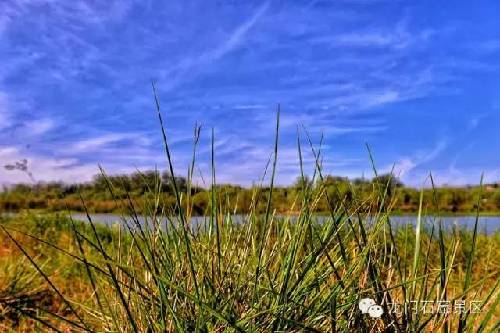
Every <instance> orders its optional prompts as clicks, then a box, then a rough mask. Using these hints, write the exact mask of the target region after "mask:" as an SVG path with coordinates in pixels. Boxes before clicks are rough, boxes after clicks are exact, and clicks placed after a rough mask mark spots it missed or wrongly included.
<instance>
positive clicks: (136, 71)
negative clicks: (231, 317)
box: [0, 0, 500, 186]
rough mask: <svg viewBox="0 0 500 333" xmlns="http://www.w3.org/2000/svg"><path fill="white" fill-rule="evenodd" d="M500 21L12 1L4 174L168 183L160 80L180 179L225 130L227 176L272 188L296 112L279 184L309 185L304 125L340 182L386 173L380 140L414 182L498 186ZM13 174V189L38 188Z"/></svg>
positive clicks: (480, 12)
mask: <svg viewBox="0 0 500 333" xmlns="http://www.w3.org/2000/svg"><path fill="white" fill-rule="evenodd" d="M499 13H500V4H499V3H498V1H483V2H481V4H480V5H479V4H474V5H473V4H471V3H470V2H466V1H461V2H456V1H453V2H452V1H418V2H417V1H376V0H371V1H370V0H365V1H363V0H351V1H349V0H347V1H237V0H233V1H229V0H228V1H189V0H183V1H168V2H166V1H144V0H141V1H138V0H120V1H58V0H4V1H2V2H1V3H0V64H1V65H0V163H1V164H2V165H5V164H11V163H14V162H15V161H19V160H21V159H24V158H26V159H27V160H28V166H29V168H30V170H31V172H32V173H33V175H34V177H35V178H36V179H37V180H46V181H49V180H62V181H67V182H69V181H85V180H89V179H90V178H91V176H92V175H93V174H96V173H97V172H98V167H97V165H98V163H100V164H102V165H103V167H104V168H105V169H106V170H108V172H110V173H120V172H130V171H133V170H135V169H136V168H138V169H141V170H144V169H152V168H154V167H155V166H158V167H159V168H165V158H164V155H163V153H162V145H161V135H160V132H159V126H158V122H157V118H156V114H155V111H154V101H153V98H152V92H151V80H155V81H156V82H157V88H158V92H159V97H160V100H161V105H162V110H163V113H164V117H165V121H166V127H167V135H168V137H169V140H170V143H171V145H172V149H173V152H174V159H175V166H176V171H177V172H178V173H180V174H183V173H185V171H186V170H187V166H188V163H189V160H190V155H191V149H192V133H193V127H194V124H195V122H197V121H198V122H199V123H201V124H202V137H201V142H200V147H199V155H198V158H199V170H197V173H198V175H199V174H201V175H203V176H204V177H205V180H206V179H207V178H208V177H209V174H210V173H209V163H208V162H209V157H210V146H209V144H210V132H211V128H212V127H214V129H215V134H216V161H217V173H218V179H219V180H220V181H221V182H237V183H240V184H244V185H248V184H251V182H252V181H256V180H258V178H259V177H260V176H261V174H262V172H263V169H264V167H265V165H266V161H267V159H268V157H269V154H270V153H271V151H272V146H273V139H274V137H273V135H274V134H273V131H274V122H275V110H276V105H277V103H280V104H281V110H282V114H281V115H282V116H281V124H282V126H281V132H280V135H281V138H280V140H281V142H280V152H279V164H278V182H279V183H280V184H287V183H290V182H292V181H293V179H295V177H296V176H297V175H298V173H299V169H298V157H297V149H296V131H297V125H300V126H304V127H305V128H307V129H308V131H309V132H310V134H311V137H312V139H313V141H314V143H315V144H318V143H319V139H320V136H321V133H323V134H324V142H323V158H324V159H323V165H324V169H325V172H328V173H332V174H337V175H345V176H349V177H357V176H361V175H362V174H364V175H365V176H366V177H369V176H371V166H370V162H369V157H368V154H367V151H366V148H365V143H368V144H369V145H370V146H371V148H372V151H373V153H374V156H375V161H376V164H377V167H378V168H379V170H380V171H382V172H383V171H388V170H390V169H391V166H392V165H393V164H394V165H395V170H396V173H397V174H398V175H399V176H400V177H401V178H402V179H403V181H404V182H405V183H408V184H411V185H415V186H419V185H421V184H422V183H423V181H424V180H425V178H426V175H427V174H428V172H429V171H432V172H433V173H434V175H435V178H436V180H437V182H438V183H440V184H465V183H477V182H478V180H479V178H480V174H481V172H484V173H485V177H486V180H487V181H498V180H499V179H500V154H499V153H498V152H499V151H500V140H499V139H500V135H499V127H500V126H499V124H500V94H499V88H500V61H499V59H500V58H499V56H500V21H499V20H498V14H499ZM302 137H303V135H302ZM303 143H304V147H303V150H306V146H307V144H306V142H305V140H304V142H303ZM305 163H306V164H307V165H308V170H311V168H312V167H313V164H314V163H313V159H312V156H311V154H307V153H306V155H305ZM2 170H3V171H0V182H1V183H13V182H20V181H30V180H29V178H28V177H27V176H26V175H25V174H23V173H22V172H16V171H7V170H4V169H2ZM198 181H200V182H202V179H201V177H198Z"/></svg>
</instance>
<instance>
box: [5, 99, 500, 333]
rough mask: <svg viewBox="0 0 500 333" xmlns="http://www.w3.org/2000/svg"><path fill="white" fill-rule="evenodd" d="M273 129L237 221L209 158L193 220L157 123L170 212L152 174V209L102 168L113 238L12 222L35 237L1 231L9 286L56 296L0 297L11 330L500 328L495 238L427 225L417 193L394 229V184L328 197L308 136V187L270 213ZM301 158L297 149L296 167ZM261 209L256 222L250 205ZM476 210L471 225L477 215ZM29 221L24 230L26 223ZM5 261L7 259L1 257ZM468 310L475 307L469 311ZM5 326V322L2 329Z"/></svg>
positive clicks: (77, 228) (71, 226)
mask: <svg viewBox="0 0 500 333" xmlns="http://www.w3.org/2000/svg"><path fill="white" fill-rule="evenodd" d="M156 102H157V108H158V115H159V119H160V123H162V119H161V113H160V106H159V102H158V100H156ZM278 119H279V117H278ZM278 123H279V122H277V127H276V137H275V150H274V153H273V156H271V158H270V162H269V164H268V167H270V170H267V168H266V171H265V174H267V175H270V186H269V187H268V188H267V189H265V190H264V189H263V188H262V187H256V188H255V189H254V192H253V194H252V199H251V206H250V207H253V208H254V209H251V210H250V212H249V213H248V214H245V215H242V216H236V215H234V214H233V213H234V211H233V210H231V209H230V208H228V207H230V205H228V204H227V201H226V199H227V198H224V196H223V195H221V193H220V192H219V188H218V187H217V186H216V178H215V158H213V159H212V170H213V172H212V181H211V183H212V186H211V188H210V189H209V190H207V196H208V197H209V198H210V204H209V205H208V206H207V208H206V209H207V210H206V212H205V216H207V218H205V219H203V220H198V222H197V223H193V222H192V221H193V220H192V219H191V213H192V204H193V201H194V200H193V199H194V198H192V197H190V194H189V193H190V192H188V193H183V192H182V191H181V190H180V189H179V186H178V184H176V178H175V173H174V169H173V163H172V156H171V154H170V150H169V146H168V141H167V136H166V133H165V131H164V129H163V125H162V135H163V139H164V144H165V153H166V156H167V161H168V165H169V172H170V175H172V179H171V182H170V184H171V186H172V191H173V193H174V194H175V202H173V203H171V204H165V203H164V202H162V200H161V187H162V182H161V178H159V177H158V178H157V179H156V180H155V181H154V182H152V183H148V185H147V187H148V195H149V196H150V197H151V198H152V199H151V200H147V201H143V202H142V205H143V206H141V207H137V205H136V204H135V203H134V202H133V200H131V199H130V197H127V196H125V198H124V197H123V196H120V198H117V197H115V196H114V195H113V194H114V193H116V192H117V191H118V189H119V186H120V184H116V183H113V182H112V181H110V180H109V178H107V177H106V175H105V174H104V172H103V177H104V179H107V180H108V181H107V182H106V186H107V188H108V191H109V193H110V195H111V196H112V197H113V198H114V199H115V200H114V204H115V205H117V206H119V207H122V209H124V210H125V211H126V213H124V215H123V218H122V222H121V224H120V225H119V226H116V227H114V228H111V229H107V228H105V227H103V226H100V225H99V224H98V223H96V222H95V221H93V220H92V219H91V217H90V216H88V223H87V224H81V223H75V222H74V221H71V220H70V219H68V218H65V217H62V216H58V217H52V218H50V219H49V220H50V221H47V220H46V221H45V222H44V223H43V224H42V225H44V226H48V227H46V228H45V229H44V227H42V228H39V227H38V225H39V224H38V223H39V222H40V219H43V217H40V216H39V217H29V218H28V217H21V216H20V217H16V218H15V219H14V220H17V221H20V220H23V219H26V220H28V221H30V219H31V220H34V221H35V222H31V225H33V228H32V229H31V230H24V231H23V230H19V229H20V228H19V227H17V226H16V225H15V223H13V222H12V221H9V222H5V223H3V224H2V227H1V229H2V230H3V232H2V237H3V238H4V239H5V240H9V243H8V244H9V245H8V246H9V249H11V250H10V251H14V250H15V251H17V252H18V253H20V254H22V255H23V256H24V258H26V259H24V260H25V264H26V265H24V264H23V265H22V267H26V269H29V272H27V273H23V274H20V275H22V276H23V277H22V278H20V277H18V274H11V275H9V276H8V277H6V278H4V280H6V281H7V285H8V283H10V282H9V281H14V280H16V279H18V280H19V281H23V279H24V281H26V279H32V281H35V280H36V281H37V282H36V283H31V282H30V283H24V287H22V288H21V290H24V291H25V293H29V291H30V289H33V286H35V285H39V286H40V289H41V290H44V291H45V292H47V293H48V294H49V295H51V296H50V297H51V299H50V302H48V303H50V304H45V303H40V302H38V303H36V301H34V302H35V303H36V305H16V306H11V305H8V304H7V305H6V303H5V301H2V298H1V297H0V308H2V309H4V310H3V311H6V310H5V309H10V311H11V312H12V311H13V310H15V311H17V312H16V313H17V314H16V315H17V316H18V317H17V322H16V320H13V319H12V318H10V319H8V320H9V321H10V323H11V324H16V325H20V323H19V322H20V320H21V319H20V318H26V319H25V320H26V321H27V323H26V325H28V326H29V325H30V323H35V322H36V323H37V324H36V325H44V327H48V328H50V329H52V330H55V331H63V330H64V329H71V330H73V331H82V332H222V331H224V332H247V331H248V332H347V331H355V332H430V331H433V332H435V331H440V330H441V331H443V332H451V331H452V330H453V331H458V332H465V331H488V330H490V331H494V330H496V329H497V328H498V322H497V323H495V322H494V320H495V318H498V310H497V308H496V306H497V304H498V300H499V293H498V279H499V262H498V258H497V256H496V254H497V253H498V251H499V246H500V239H499V234H498V233H494V234H492V235H483V234H480V233H478V232H477V223H476V228H474V230H473V231H472V232H471V231H469V230H465V229H459V228H455V229H453V230H451V231H448V230H445V229H444V228H443V227H442V225H441V223H440V222H439V217H436V218H433V219H431V220H428V219H426V218H424V216H425V215H426V214H425V213H426V211H425V209H426V207H427V206H426V205H424V202H423V197H422V196H421V200H420V214H419V216H418V222H417V224H416V227H413V226H411V225H408V226H405V227H401V226H396V225H393V224H392V223H391V207H392V206H393V205H392V203H391V200H390V199H389V196H388V194H387V191H388V188H389V183H387V184H379V186H373V188H372V194H371V195H370V200H364V201H357V200H344V199H343V198H342V197H338V196H336V197H332V195H331V192H329V191H326V190H325V189H324V188H322V187H321V186H319V187H318V186H313V185H312V184H316V183H318V182H314V180H317V179H320V180H321V179H322V178H323V173H322V169H321V151H320V150H319V149H318V148H316V147H315V146H314V145H313V144H312V141H311V139H310V138H309V135H308V133H307V132H306V131H303V132H304V133H305V134H306V135H307V139H308V142H309V148H310V149H311V151H312V152H313V154H314V156H315V172H314V174H313V175H312V180H313V181H311V182H306V181H303V182H302V184H303V185H302V187H301V188H300V191H299V192H298V193H297V196H296V198H295V203H294V204H293V205H291V207H290V212H291V213H294V214H284V215H283V214H277V213H276V211H275V210H274V208H273V205H272V202H273V201H272V200H273V179H274V176H275V171H276V160H277V158H278V149H277V147H278V137H279V136H278V133H279V125H278ZM198 138H199V129H197V130H195V147H194V153H193V162H192V164H191V165H190V169H189V172H188V175H192V170H194V165H195V157H196V144H197V142H198ZM302 149H303V148H302V147H301V145H300V140H299V144H298V156H299V161H300V164H301V169H302ZM212 154H213V156H215V152H214V151H213V150H212ZM374 170H375V172H376V169H375V168H374ZM302 178H303V179H304V180H305V175H304V174H302ZM188 179H191V177H188ZM263 179H265V178H264V176H263V177H262V182H263ZM389 181H390V179H389ZM319 183H321V182H319ZM320 200H326V202H327V203H328V216H327V217H318V216H316V215H314V214H313V212H314V211H315V206H316V205H317V204H318V202H319V201H320ZM222 202H224V205H222V204H221V203H222ZM478 203H480V200H479V198H478ZM234 204H236V203H234ZM262 205H264V206H265V207H266V209H265V213H264V214H261V213H260V212H259V211H257V210H256V209H255V208H256V207H260V206H262ZM477 209H478V211H477V213H478V215H479V209H480V208H479V205H478V207H477ZM139 210H140V211H141V212H146V221H145V222H143V221H141V220H140V219H139V216H138V214H137V211H139ZM164 217H166V219H165V218H164ZM40 223H42V222H40ZM24 225H25V227H24V228H27V227H26V225H30V223H26V224H24ZM47 230H53V231H54V232H47ZM30 235H31V236H30ZM51 237H52V238H51ZM63 237H64V239H63ZM2 265H8V263H3V259H2ZM63 271H64V272H65V273H62V272H63ZM4 283H5V282H4ZM27 285H30V286H31V287H27ZM76 286H81V289H78V288H77V287H76ZM9 288H10V287H8V288H3V289H0V295H2V294H1V292H2V290H3V291H4V293H10V295H17V294H16V293H15V292H11V291H9V290H10V289H9ZM77 289H78V290H77ZM367 297H368V298H373V299H374V300H375V302H376V303H377V304H378V305H380V306H381V307H382V309H383V314H382V315H381V316H380V317H376V318H372V317H370V316H369V315H367V314H363V313H361V311H360V310H359V308H358V303H359V301H360V300H361V299H363V298H367ZM462 301H465V302H466V304H467V306H466V307H467V308H466V309H465V310H464V311H463V312H461V313H458V312H456V311H455V309H456V308H455V306H456V305H457V304H462V303H459V302H462ZM472 301H476V302H477V304H475V306H476V307H474V308H473V309H472V308H471V307H470V304H471V302H472ZM2 302H3V303H2ZM421 302H427V303H426V304H430V303H432V304H449V305H450V306H451V308H448V309H451V310H450V311H438V310H436V311H434V310H433V311H430V312H425V311H421V310H420V308H419V306H421V304H422V303H421ZM397 304H399V305H401V306H403V307H404V308H403V309H402V311H396V310H395V309H394V307H395V305H397ZM436 309H437V308H436ZM2 318H3V319H2ZM5 318H6V316H5V315H3V317H1V316H0V322H2V320H3V321H5V320H6V319H5ZM33 325H35V324H33Z"/></svg>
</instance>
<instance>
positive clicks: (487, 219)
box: [71, 213, 500, 234]
mask: <svg viewBox="0 0 500 333" xmlns="http://www.w3.org/2000/svg"><path fill="white" fill-rule="evenodd" d="M71 216H72V217H73V218H74V219H75V220H81V221H87V216H86V215H85V214H80V213H72V215H71ZM90 217H91V218H92V220H93V221H94V222H99V223H104V224H106V225H113V224H115V223H120V222H122V221H123V218H125V219H127V221H129V222H132V219H131V218H130V217H127V216H125V217H122V216H121V215H116V214H91V215H90ZM293 218H294V217H292V219H293ZM316 219H317V220H318V221H322V220H325V219H328V217H325V216H316ZM416 219H417V217H416V216H414V215H398V216H392V217H391V221H392V224H393V225H395V226H397V225H406V224H415V221H416ZM439 219H440V220H441V221H442V222H443V226H444V227H445V228H452V227H453V226H455V225H456V226H460V227H466V228H473V227H474V223H475V221H476V217H475V216H466V215H464V216H444V217H439ZM148 220H149V219H148ZM145 221H146V217H144V216H139V222H140V223H141V224H144V223H145ZM209 221H210V218H209V217H205V216H196V217H193V218H191V221H190V222H191V225H195V226H200V227H202V226H203V225H208V223H209ZM233 221H234V222H235V223H242V222H244V221H245V218H244V217H243V216H242V215H236V216H233ZM437 221H438V218H436V217H434V216H426V217H424V225H427V226H430V225H431V224H432V223H435V224H436V225H437ZM165 222H166V218H163V220H162V223H165ZM478 225H479V232H482V233H488V234H490V233H492V232H494V231H497V230H498V229H500V216H480V217H479V224H478Z"/></svg>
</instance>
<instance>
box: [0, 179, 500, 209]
mask: <svg viewBox="0 0 500 333" xmlns="http://www.w3.org/2000/svg"><path fill="white" fill-rule="evenodd" d="M108 178H109V180H110V181H111V182H112V183H113V184H115V192H114V193H113V195H111V194H110V192H109V190H108V188H107V185H106V179H105V177H104V176H103V175H97V176H95V177H94V179H93V181H91V182H88V183H82V184H63V183H39V184H34V185H29V184H18V185H15V186H12V187H9V188H4V190H3V192H1V193H0V210H3V211H8V212H16V211H19V210H23V209H44V210H48V211H52V212H55V211H66V210H68V209H69V210H71V211H78V212H83V211H84V205H83V202H82V200H81V198H83V199H84V200H85V205H86V208H87V209H88V210H89V211H90V212H92V213H123V212H124V210H123V207H122V206H119V205H116V203H115V201H114V199H119V200H128V198H129V197H130V199H131V200H133V201H134V202H136V203H137V207H138V210H139V212H140V213H144V211H142V207H144V204H145V202H147V201H148V200H150V199H151V194H150V188H151V187H152V186H154V185H155V182H156V181H157V180H158V179H161V180H162V181H161V185H160V189H159V196H160V198H161V200H162V202H164V203H167V205H170V206H172V207H174V206H175V195H174V193H173V191H172V186H171V184H170V180H169V179H170V178H171V177H170V175H169V174H168V173H167V172H165V173H163V174H161V175H160V173H159V172H155V171H146V172H136V173H133V174H130V175H125V174H124V175H114V176H109V177H108ZM304 178H305V179H304V182H305V183H307V185H308V186H309V187H310V188H311V190H312V191H315V192H322V191H324V192H327V193H328V196H329V197H330V198H331V199H332V200H335V201H338V200H347V201H351V202H354V201H357V202H363V201H370V200H371V196H372V193H373V190H374V188H380V187H381V186H382V187H383V186H385V184H389V187H388V191H387V196H388V197H389V198H390V199H391V204H393V205H394V206H393V207H392V209H393V212H395V213H400V214H401V213H403V214H407V213H410V214H411V213H413V214H414V213H416V212H417V211H418V205H419V197H420V191H419V190H418V189H415V188H411V187H407V186H405V185H404V184H403V183H402V182H401V181H399V180H398V179H396V178H392V177H391V176H390V175H381V176H378V177H374V178H373V179H363V178H359V179H353V180H351V179H348V178H345V177H338V176H331V175H325V176H324V177H323V179H315V181H314V182H313V181H312V180H310V179H309V178H307V177H304ZM176 182H177V185H178V187H179V190H180V191H182V192H183V193H186V191H187V190H188V188H187V183H188V181H187V178H184V177H176ZM301 182H302V180H301V178H300V177H299V178H298V179H297V181H296V182H295V184H292V185H290V186H286V187H275V188H274V190H273V191H274V194H273V198H272V205H273V207H274V209H275V210H276V211H277V212H278V213H282V214H286V213H292V214H293V213H296V212H297V211H298V208H297V207H298V206H297V204H296V202H295V200H296V198H297V195H298V193H299V192H300V190H301V187H302V184H301ZM216 188H217V191H216V192H217V195H218V197H219V198H218V201H217V202H218V204H219V205H220V206H223V207H219V208H220V209H228V210H232V211H233V212H235V213H237V214H246V213H248V212H249V211H250V210H252V209H254V210H256V211H257V212H260V213H262V212H264V211H265V204H261V205H259V206H258V207H251V205H252V195H253V193H254V192H256V191H257V192H258V195H262V196H264V197H265V196H268V194H269V187H259V186H254V187H251V188H245V187H241V186H237V185H231V184H222V185H216ZM189 191H190V200H191V203H192V215H206V214H207V213H208V212H209V211H210V209H211V208H210V202H211V199H210V196H211V189H210V187H208V188H207V187H201V186H196V185H192V186H191V187H190V189H189ZM478 193H479V186H464V187H440V188H435V189H432V188H428V189H424V192H423V195H424V202H426V203H427V202H431V199H432V198H433V197H434V196H435V197H436V198H435V199H436V200H437V202H436V203H437V206H432V207H428V210H429V211H432V210H435V209H436V207H437V208H438V209H439V212H440V213H441V214H469V213H474V211H475V209H476V198H477V196H478ZM80 196H81V198H80ZM182 199H183V200H186V197H184V198H182ZM481 206H482V210H483V213H486V212H488V213H491V214H500V184H499V183H494V184H487V185H484V191H483V194H482V203H481ZM312 209H313V211H314V212H316V213H327V212H328V202H327V200H326V197H325V196H319V198H318V202H317V203H316V204H315V206H314V207H312Z"/></svg>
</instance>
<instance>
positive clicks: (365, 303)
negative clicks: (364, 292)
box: [359, 298, 376, 313]
mask: <svg viewBox="0 0 500 333" xmlns="http://www.w3.org/2000/svg"><path fill="white" fill-rule="evenodd" d="M375 304H376V303H375V301H374V300H373V299H371V298H363V299H362V300H360V301H359V309H360V310H361V312H362V313H368V309H369V308H370V306H372V305H375Z"/></svg>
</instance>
